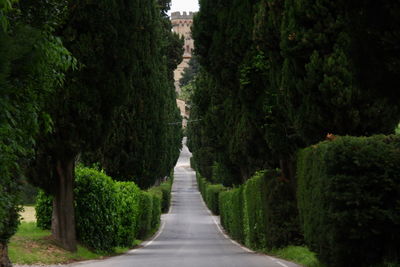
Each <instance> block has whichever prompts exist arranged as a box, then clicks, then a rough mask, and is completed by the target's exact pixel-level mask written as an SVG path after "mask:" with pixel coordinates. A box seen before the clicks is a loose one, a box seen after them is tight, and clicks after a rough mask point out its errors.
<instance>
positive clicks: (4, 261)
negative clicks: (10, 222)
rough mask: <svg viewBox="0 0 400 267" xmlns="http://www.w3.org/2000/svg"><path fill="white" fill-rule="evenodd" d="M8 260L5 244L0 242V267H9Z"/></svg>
mask: <svg viewBox="0 0 400 267" xmlns="http://www.w3.org/2000/svg"><path fill="white" fill-rule="evenodd" d="M11 266H12V265H11V262H10V259H9V258H8V249H7V244H4V243H1V242H0V267H11Z"/></svg>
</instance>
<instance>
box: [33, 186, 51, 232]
mask: <svg viewBox="0 0 400 267" xmlns="http://www.w3.org/2000/svg"><path fill="white" fill-rule="evenodd" d="M35 211H36V214H35V216H36V225H37V227H39V228H41V229H43V230H50V229H51V217H52V213H53V197H52V196H48V195H47V194H46V193H45V192H44V191H42V190H39V192H38V195H37V197H36V204H35Z"/></svg>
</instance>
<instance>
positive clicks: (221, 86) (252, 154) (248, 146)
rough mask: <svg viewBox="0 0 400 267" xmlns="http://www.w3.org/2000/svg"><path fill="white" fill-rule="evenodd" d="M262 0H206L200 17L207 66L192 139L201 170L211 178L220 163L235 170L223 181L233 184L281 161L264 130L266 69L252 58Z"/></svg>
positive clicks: (200, 53)
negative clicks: (256, 16)
mask: <svg viewBox="0 0 400 267" xmlns="http://www.w3.org/2000/svg"><path fill="white" fill-rule="evenodd" d="M256 2H257V1H250V0H246V1H243V0H235V1H233V2H232V3H230V4H229V5H227V4H226V3H224V2H223V1H217V3H216V2H215V1H210V0H202V1H201V3H200V12H199V14H197V16H196V17H195V19H194V26H193V37H194V39H195V47H196V53H197V58H198V60H199V62H200V64H201V70H200V74H199V75H198V76H197V79H196V82H195V85H194V94H193V96H192V103H191V107H192V110H191V118H192V119H193V120H200V121H199V122H198V123H197V122H196V123H193V124H190V125H189V130H188V138H189V139H190V147H191V149H192V152H193V156H194V158H195V160H196V163H197V165H198V166H197V167H198V170H199V172H200V173H201V174H202V175H203V176H204V177H206V178H207V179H209V180H210V179H211V176H212V173H211V172H210V171H211V170H210V168H211V166H212V165H213V164H214V162H217V163H218V164H220V165H221V166H222V168H223V169H226V170H227V173H229V174H230V175H226V178H229V179H224V181H223V183H224V185H227V186H231V185H232V184H241V183H243V182H244V181H245V180H246V179H248V178H250V176H251V175H252V174H253V173H254V172H255V171H257V170H259V169H262V168H265V166H266V165H267V164H268V163H267V162H271V163H272V164H276V163H277V160H276V159H274V158H272V157H269V155H270V152H269V149H268V146H267V144H266V141H265V140H264V131H263V130H262V128H261V126H262V125H263V124H264V117H265V116H264V113H263V105H264V102H263V99H264V91H263V90H264V87H265V83H264V81H260V79H256V78H257V77H262V74H263V73H262V70H263V68H262V67H259V66H258V65H257V66H256V67H253V65H255V64H253V62H252V61H253V58H254V54H255V52H254V51H253V49H252V47H253V45H255V44H254V43H253V39H252V34H253V24H254V22H253V21H254V18H253V16H254V12H255V11H256V9H255V5H254V4H255V3H256ZM259 61H260V60H259ZM258 67H259V69H261V70H257V68H258ZM250 76H251V77H250ZM253 78H254V79H253ZM204 152H208V153H204ZM208 154H213V155H212V156H210V155H208ZM221 178H222V177H221Z"/></svg>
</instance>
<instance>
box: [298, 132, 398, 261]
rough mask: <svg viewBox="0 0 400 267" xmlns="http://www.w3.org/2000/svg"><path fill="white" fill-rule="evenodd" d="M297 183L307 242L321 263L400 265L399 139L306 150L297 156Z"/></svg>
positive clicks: (342, 140) (340, 140)
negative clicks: (388, 263)
mask: <svg viewBox="0 0 400 267" xmlns="http://www.w3.org/2000/svg"><path fill="white" fill-rule="evenodd" d="M297 179H298V206H299V211H300V218H301V222H302V228H303V231H304V237H305V241H306V243H307V245H308V246H309V247H310V248H311V249H312V250H313V251H315V252H316V253H317V255H318V257H319V259H320V260H321V262H323V263H325V264H326V265H327V266H333V267H336V266H338V267H339V266H361V267H362V266H384V262H396V263H399V262H400V136H373V137H368V138H367V137H358V138H357V137H337V138H336V139H335V140H334V141H325V142H322V143H319V144H317V145H314V146H311V147H308V148H306V149H304V150H302V151H300V152H299V155H298V166H297ZM392 266H399V264H397V265H392Z"/></svg>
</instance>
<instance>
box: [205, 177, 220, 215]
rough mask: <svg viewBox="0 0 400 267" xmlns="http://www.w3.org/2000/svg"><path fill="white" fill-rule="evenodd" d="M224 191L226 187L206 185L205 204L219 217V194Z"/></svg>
mask: <svg viewBox="0 0 400 267" xmlns="http://www.w3.org/2000/svg"><path fill="white" fill-rule="evenodd" d="M224 190H225V187H224V186H223V185H222V184H208V183H206V184H205V188H204V191H205V200H206V201H205V202H206V204H207V206H208V208H209V209H210V210H211V211H212V213H214V214H215V215H219V194H220V192H222V191H224Z"/></svg>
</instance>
